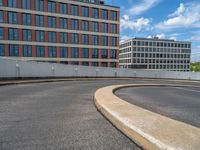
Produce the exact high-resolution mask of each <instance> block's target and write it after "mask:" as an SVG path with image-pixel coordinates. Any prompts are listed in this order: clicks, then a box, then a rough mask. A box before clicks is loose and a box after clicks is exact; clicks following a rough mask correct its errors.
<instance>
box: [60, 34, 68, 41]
mask: <svg viewBox="0 0 200 150" xmlns="http://www.w3.org/2000/svg"><path fill="white" fill-rule="evenodd" d="M60 43H67V33H63V32H61V33H60Z"/></svg>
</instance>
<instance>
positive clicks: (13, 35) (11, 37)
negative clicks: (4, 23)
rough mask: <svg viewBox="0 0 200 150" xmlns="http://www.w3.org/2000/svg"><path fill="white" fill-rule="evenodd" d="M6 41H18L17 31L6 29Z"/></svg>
mask: <svg viewBox="0 0 200 150" xmlns="http://www.w3.org/2000/svg"><path fill="white" fill-rule="evenodd" d="M8 39H9V40H18V29H14V28H9V29H8Z"/></svg>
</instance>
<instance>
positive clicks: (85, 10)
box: [81, 6, 89, 17]
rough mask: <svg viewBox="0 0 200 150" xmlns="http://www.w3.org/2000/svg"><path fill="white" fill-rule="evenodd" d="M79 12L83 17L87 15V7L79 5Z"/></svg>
mask: <svg viewBox="0 0 200 150" xmlns="http://www.w3.org/2000/svg"><path fill="white" fill-rule="evenodd" d="M81 12H82V16H83V17H89V7H84V6H82V7H81Z"/></svg>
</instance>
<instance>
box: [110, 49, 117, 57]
mask: <svg viewBox="0 0 200 150" xmlns="http://www.w3.org/2000/svg"><path fill="white" fill-rule="evenodd" d="M110 58H111V59H116V58H117V53H116V50H110Z"/></svg>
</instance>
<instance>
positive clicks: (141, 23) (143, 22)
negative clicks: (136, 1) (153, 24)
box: [121, 15, 150, 31]
mask: <svg viewBox="0 0 200 150" xmlns="http://www.w3.org/2000/svg"><path fill="white" fill-rule="evenodd" d="M149 23H150V20H149V19H147V18H143V17H142V18H139V19H136V20H131V19H130V18H129V16H128V15H124V16H123V17H122V18H121V29H130V30H136V31H141V29H142V28H144V27H148V26H149Z"/></svg>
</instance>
